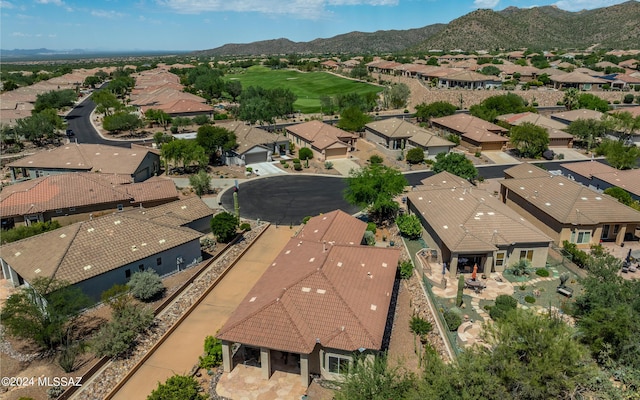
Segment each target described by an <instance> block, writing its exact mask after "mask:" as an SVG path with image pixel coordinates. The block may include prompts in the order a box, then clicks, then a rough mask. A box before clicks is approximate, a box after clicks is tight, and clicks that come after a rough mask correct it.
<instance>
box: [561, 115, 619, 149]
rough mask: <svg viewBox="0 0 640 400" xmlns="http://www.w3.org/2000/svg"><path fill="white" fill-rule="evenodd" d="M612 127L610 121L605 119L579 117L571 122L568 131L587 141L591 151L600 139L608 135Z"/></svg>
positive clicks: (582, 140) (587, 146)
mask: <svg viewBox="0 0 640 400" xmlns="http://www.w3.org/2000/svg"><path fill="white" fill-rule="evenodd" d="M610 127H611V125H610V123H608V122H607V121H605V120H597V119H577V120H575V121H573V122H571V123H570V124H569V126H568V127H567V128H566V131H567V133H570V134H571V135H573V137H575V138H577V139H578V140H580V141H581V142H583V143H585V144H586V148H587V151H591V149H592V148H593V146H594V145H595V144H596V143H597V142H598V140H600V139H601V138H603V137H604V136H605V135H606V133H607V132H608V131H609V129H610Z"/></svg>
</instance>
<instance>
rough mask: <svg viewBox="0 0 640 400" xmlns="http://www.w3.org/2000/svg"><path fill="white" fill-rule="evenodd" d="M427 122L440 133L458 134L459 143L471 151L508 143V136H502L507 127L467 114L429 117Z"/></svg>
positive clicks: (494, 147)
mask: <svg viewBox="0 0 640 400" xmlns="http://www.w3.org/2000/svg"><path fill="white" fill-rule="evenodd" d="M429 124H430V125H431V127H432V128H433V129H434V130H435V131H436V132H438V133H440V134H443V135H444V134H447V133H453V134H455V135H458V136H460V144H461V145H463V146H464V147H467V148H469V149H470V150H472V151H473V150H475V151H487V150H503V149H504V148H506V146H507V145H508V143H509V138H507V137H505V136H502V135H505V134H507V133H508V132H509V130H508V129H505V128H503V127H501V126H499V125H496V124H492V123H491V122H487V121H485V120H483V119H480V118H478V117H474V116H471V115H468V114H453V115H449V116H446V117H440V118H431V119H430V120H429Z"/></svg>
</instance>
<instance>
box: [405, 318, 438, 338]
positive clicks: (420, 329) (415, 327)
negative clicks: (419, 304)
mask: <svg viewBox="0 0 640 400" xmlns="http://www.w3.org/2000/svg"><path fill="white" fill-rule="evenodd" d="M409 328H410V329H411V332H413V333H415V334H416V335H419V336H423V335H426V334H427V333H429V332H431V331H432V330H433V325H431V322H429V321H427V320H426V319H423V318H420V317H418V316H417V315H414V316H413V317H411V321H410V322H409Z"/></svg>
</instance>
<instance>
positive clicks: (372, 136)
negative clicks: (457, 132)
mask: <svg viewBox="0 0 640 400" xmlns="http://www.w3.org/2000/svg"><path fill="white" fill-rule="evenodd" d="M365 137H366V139H367V140H369V141H370V142H373V143H375V144H377V145H379V146H381V150H382V151H390V152H391V153H392V155H394V156H397V155H399V154H400V152H401V151H402V149H405V150H408V149H410V148H413V147H419V148H421V149H423V150H424V151H425V156H429V157H435V156H436V155H437V154H440V153H448V152H449V151H451V149H452V148H454V147H455V146H456V145H455V143H452V142H450V141H448V140H446V139H443V138H441V137H439V136H438V135H436V134H435V133H433V132H430V131H429V130H427V129H425V128H422V127H420V126H417V125H414V124H412V123H411V122H408V121H405V120H403V119H399V118H388V119H382V120H379V121H375V122H370V123H368V124H366V125H365Z"/></svg>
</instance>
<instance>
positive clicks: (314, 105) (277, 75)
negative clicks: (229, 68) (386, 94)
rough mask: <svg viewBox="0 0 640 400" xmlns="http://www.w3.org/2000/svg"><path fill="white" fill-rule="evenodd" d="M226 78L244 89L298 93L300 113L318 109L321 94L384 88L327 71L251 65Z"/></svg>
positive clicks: (297, 103)
mask: <svg viewBox="0 0 640 400" xmlns="http://www.w3.org/2000/svg"><path fill="white" fill-rule="evenodd" d="M225 77H226V79H237V80H239V81H240V82H241V83H242V87H243V88H246V87H249V86H261V87H263V88H265V89H274V88H278V87H281V88H285V89H289V90H291V91H292V92H293V93H295V94H296V96H298V100H296V102H295V103H294V108H295V110H296V111H301V112H303V113H316V112H320V96H323V95H324V96H336V95H338V94H346V93H351V92H356V93H359V94H365V93H371V92H373V93H378V92H380V91H382V90H383V88H381V87H379V86H375V85H371V84H368V83H364V82H358V81H352V80H349V79H345V78H340V77H338V76H335V75H332V74H330V73H327V72H300V71H295V70H272V69H270V68H266V67H263V66H253V67H250V68H248V69H246V70H245V71H244V72H243V73H241V74H229V75H226V76H225Z"/></svg>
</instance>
